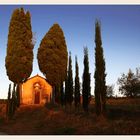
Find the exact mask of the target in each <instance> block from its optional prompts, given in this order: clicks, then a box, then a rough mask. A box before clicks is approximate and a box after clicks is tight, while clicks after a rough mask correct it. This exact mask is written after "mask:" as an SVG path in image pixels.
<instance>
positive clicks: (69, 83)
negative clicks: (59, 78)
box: [65, 52, 73, 106]
mask: <svg viewBox="0 0 140 140" xmlns="http://www.w3.org/2000/svg"><path fill="white" fill-rule="evenodd" d="M65 94H66V104H69V105H70V106H71V105H72V102H73V76H72V59H71V52H70V53H69V65H68V73H67V80H66V93H65Z"/></svg>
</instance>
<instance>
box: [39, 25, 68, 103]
mask: <svg viewBox="0 0 140 140" xmlns="http://www.w3.org/2000/svg"><path fill="white" fill-rule="evenodd" d="M67 55H68V54H67V46H66V42H65V37H64V33H63V30H62V29H61V27H60V26H59V25H58V24H54V25H53V26H52V27H51V28H50V29H49V31H48V32H47V33H46V35H45V36H44V38H43V39H42V41H41V43H40V47H39V48H38V54H37V59H38V65H39V69H40V71H41V72H42V73H43V74H44V76H45V77H46V79H47V80H48V81H49V83H50V84H51V85H52V86H53V97H52V98H53V101H54V96H55V95H56V94H55V91H56V90H55V89H56V87H59V88H60V86H61V83H62V82H63V81H64V80H65V77H66V73H67V59H68V58H67ZM56 97H60V95H57V96H56Z"/></svg>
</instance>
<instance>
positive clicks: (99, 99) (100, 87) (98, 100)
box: [94, 21, 106, 115]
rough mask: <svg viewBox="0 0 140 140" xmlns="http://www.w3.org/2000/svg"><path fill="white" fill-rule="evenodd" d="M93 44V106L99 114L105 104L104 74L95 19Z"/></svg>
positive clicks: (100, 40) (102, 111) (99, 29)
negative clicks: (94, 45)
mask: <svg viewBox="0 0 140 140" xmlns="http://www.w3.org/2000/svg"><path fill="white" fill-rule="evenodd" d="M95 44H96V47H95V73H94V78H95V108H96V114H97V115H101V114H104V112H105V104H106V100H105V97H106V79H105V77H106V74H105V60H104V56H103V48H102V39H101V26H100V22H99V21H96V23H95Z"/></svg>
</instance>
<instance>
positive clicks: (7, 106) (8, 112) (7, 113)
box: [6, 84, 11, 119]
mask: <svg viewBox="0 0 140 140" xmlns="http://www.w3.org/2000/svg"><path fill="white" fill-rule="evenodd" d="M10 110H11V84H9V89H8V98H7V105H6V117H7V118H8V119H9V118H10V116H11V112H10Z"/></svg>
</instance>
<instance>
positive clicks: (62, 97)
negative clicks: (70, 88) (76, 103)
mask: <svg viewBox="0 0 140 140" xmlns="http://www.w3.org/2000/svg"><path fill="white" fill-rule="evenodd" d="M60 93H61V97H60V100H61V105H62V106H64V105H65V95H64V87H63V83H61V88H60Z"/></svg>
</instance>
